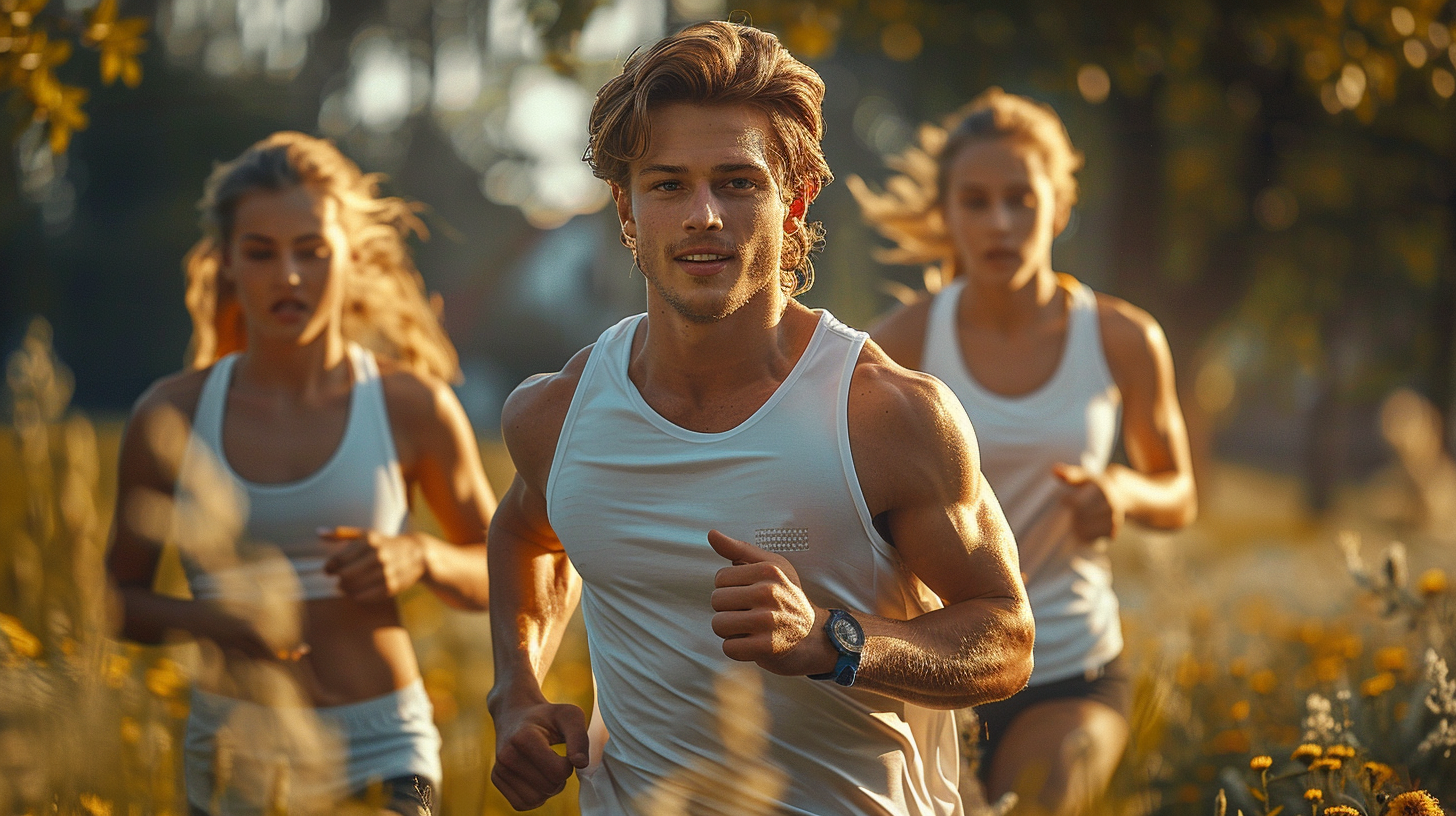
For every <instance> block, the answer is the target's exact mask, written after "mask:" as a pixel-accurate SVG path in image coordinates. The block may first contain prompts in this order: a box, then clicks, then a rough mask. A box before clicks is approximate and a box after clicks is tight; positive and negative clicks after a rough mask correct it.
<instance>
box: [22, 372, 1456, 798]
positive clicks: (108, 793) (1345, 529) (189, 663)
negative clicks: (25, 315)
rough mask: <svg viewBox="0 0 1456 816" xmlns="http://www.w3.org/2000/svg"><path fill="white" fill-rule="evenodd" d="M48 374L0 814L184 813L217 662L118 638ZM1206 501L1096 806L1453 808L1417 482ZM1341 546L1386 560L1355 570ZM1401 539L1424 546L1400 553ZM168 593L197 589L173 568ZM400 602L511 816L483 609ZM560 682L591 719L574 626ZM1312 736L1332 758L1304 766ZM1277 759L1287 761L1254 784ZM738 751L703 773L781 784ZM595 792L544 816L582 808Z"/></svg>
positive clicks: (91, 471) (732, 702) (1145, 575)
mask: <svg viewBox="0 0 1456 816" xmlns="http://www.w3.org/2000/svg"><path fill="white" fill-rule="evenodd" d="M37 359H38V358H37ZM34 373H35V372H32V374H34ZM13 374H14V372H13V371H12V375H13ZM41 374H42V375H43V374H44V372H41ZM37 377H38V379H37ZM37 377H32V381H34V382H39V383H41V385H38V386H36V387H35V388H32V389H30V391H26V390H25V389H24V388H21V389H19V390H17V391H16V392H15V394H14V397H15V404H16V409H15V411H14V413H13V416H14V417H15V422H14V424H13V425H12V426H9V427H0V629H3V630H4V634H3V636H0V812H3V813H31V814H41V813H60V814H73V813H77V814H80V813H84V814H90V816H111V814H123V813H124V814H128V816H131V814H137V816H141V815H142V814H180V813H185V807H184V802H183V799H182V788H181V778H180V767H179V766H180V762H179V749H180V739H181V727H182V724H183V722H184V721H185V718H186V715H187V700H188V683H189V677H190V673H191V671H192V669H193V667H194V666H195V664H196V651H195V649H196V647H194V646H192V645H189V644H176V645H170V646H165V647H154V648H153V647H140V646H137V645H135V644H127V643H120V642H117V641H116V640H114V639H113V638H111V637H110V636H109V631H108V628H107V626H106V624H105V617H106V588H105V583H104V578H103V575H102V572H101V568H100V564H101V558H102V553H103V550H104V545H105V536H106V528H107V526H108V525H109V523H110V522H109V520H110V517H111V511H112V503H113V492H114V480H115V475H114V474H115V464H116V462H115V460H116V450H117V446H118V443H119V437H120V432H121V422H120V420H119V419H115V418H112V419H105V420H102V421H99V422H97V423H95V424H94V425H93V424H92V423H91V422H90V421H89V420H87V419H86V418H84V417H82V416H79V415H76V414H73V413H67V412H66V411H65V402H66V400H65V399H61V397H62V396H64V397H68V396H69V393H68V391H67V389H66V388H65V387H64V386H65V382H64V377H62V376H60V375H55V374H54V373H53V375H51V380H49V381H46V380H45V377H44V376H40V375H37ZM17 382H20V380H17V378H16V377H15V376H12V378H11V384H12V389H13V390H14V389H15V387H16V383H17ZM46 382H49V385H46ZM42 386H44V387H42ZM48 388H49V389H52V390H53V391H55V393H52V394H50V395H49V396H47V393H46V389H48ZM27 400H29V401H28V402H27ZM482 450H483V452H484V454H485V461H486V466H487V470H488V475H489V476H490V479H491V482H492V483H493V484H494V486H495V488H496V490H497V491H498V492H503V491H504V489H505V487H506V485H507V482H508V480H509V478H510V476H511V467H510V463H509V460H508V459H507V457H506V456H505V453H504V451H503V450H502V449H501V447H500V445H499V444H498V443H495V442H493V441H490V440H483V441H482ZM1203 496H1204V497H1203V513H1202V517H1201V519H1200V521H1199V522H1198V523H1197V524H1196V525H1195V526H1194V527H1193V528H1191V529H1189V530H1187V531H1184V532H1181V533H1178V534H1157V533H1149V532H1146V531H1137V530H1133V531H1130V532H1128V533H1127V534H1125V535H1124V536H1123V537H1122V538H1121V539H1119V541H1117V542H1116V544H1115V545H1114V548H1113V552H1114V560H1115V570H1116V575H1117V589H1118V592H1119V595H1120V597H1121V599H1122V602H1123V621H1124V628H1125V631H1126V635H1127V644H1128V645H1127V652H1126V654H1127V657H1128V661H1129V663H1130V664H1131V666H1132V667H1133V669H1134V672H1135V675H1136V678H1137V686H1136V687H1137V702H1136V707H1135V712H1134V717H1133V723H1132V726H1133V741H1132V746H1131V748H1130V750H1129V751H1128V754H1127V756H1126V758H1125V760H1124V762H1123V765H1122V767H1121V768H1120V769H1119V771H1118V774H1117V777H1116V780H1115V782H1114V785H1113V788H1112V790H1111V791H1109V793H1108V794H1107V795H1106V796H1105V797H1104V798H1102V799H1100V800H1098V801H1097V802H1094V803H1092V805H1091V812H1093V813H1099V814H1119V816H1121V814H1142V813H1159V814H1185V813H1186V814H1209V813H1214V812H1215V796H1216V795H1217V794H1218V793H1219V791H1220V790H1223V791H1225V793H1224V795H1225V797H1226V798H1227V801H1228V803H1229V805H1228V810H1227V812H1228V813H1230V814H1232V813H1234V812H1236V810H1242V812H1244V813H1245V814H1249V816H1253V814H1261V815H1262V816H1272V815H1273V814H1276V813H1282V814H1286V816H1287V814H1292V813H1312V814H1314V816H1318V814H1319V813H1321V812H1324V811H1322V810H1321V808H1328V807H1330V806H1332V805H1334V804H1337V803H1347V804H1345V806H1346V807H1349V808H1351V809H1353V810H1354V812H1356V813H1364V814H1372V815H1373V814H1378V813H1381V812H1382V810H1383V809H1385V808H1387V807H1389V803H1388V802H1384V800H1382V798H1381V797H1386V799H1388V798H1389V797H1390V796H1391V795H1394V794H1398V793H1400V792H1402V791H1405V790H1407V789H1413V788H1427V789H1430V790H1432V791H1433V792H1434V793H1436V794H1437V795H1440V796H1442V797H1443V798H1447V799H1448V800H1451V797H1453V796H1456V781H1453V780H1456V765H1453V764H1452V762H1451V760H1450V759H1448V758H1446V757H1445V756H1444V755H1443V751H1445V752H1449V749H1450V747H1451V745H1452V744H1456V686H1453V687H1452V688H1451V689H1450V690H1449V697H1450V699H1446V698H1443V697H1442V696H1441V688H1440V683H1439V682H1433V680H1432V678H1433V674H1432V672H1433V671H1434V668H1433V666H1434V664H1428V662H1427V657H1426V654H1427V652H1428V650H1431V651H1430V654H1432V655H1435V656H1436V657H1437V658H1445V659H1449V658H1450V657H1452V656H1453V650H1452V637H1451V634H1450V633H1451V631H1452V629H1453V627H1452V625H1451V623H1452V610H1451V605H1450V603H1449V602H1448V600H1447V597H1448V595H1449V592H1448V591H1447V588H1446V579H1445V574H1446V573H1445V572H1444V570H1449V569H1451V568H1453V567H1456V550H1453V548H1452V546H1451V543H1452V542H1451V540H1450V539H1449V538H1447V537H1445V536H1443V535H1442V534H1441V531H1440V530H1436V531H1435V532H1430V531H1429V525H1427V530H1428V531H1426V532H1422V527H1421V525H1420V524H1419V523H1418V522H1417V520H1415V519H1414V517H1413V516H1412V515H1411V513H1410V512H1408V510H1407V509H1402V508H1408V506H1409V504H1410V498H1411V491H1410V490H1409V489H1407V488H1404V487H1402V486H1401V484H1400V480H1399V479H1397V478H1394V477H1390V476H1389V475H1387V477H1382V479H1379V480H1377V481H1376V483H1374V484H1373V485H1365V486H1358V487H1351V488H1349V489H1348V490H1347V492H1346V493H1345V494H1344V495H1343V496H1342V497H1341V499H1340V501H1339V502H1338V504H1337V509H1336V510H1335V511H1334V512H1333V513H1331V514H1330V515H1329V516H1328V517H1327V518H1324V519H1320V520H1314V519H1310V518H1309V517H1307V516H1306V515H1305V513H1304V511H1303V509H1302V507H1301V503H1300V501H1299V489H1298V485H1297V484H1296V483H1295V482H1294V481H1293V480H1292V479H1289V478H1286V477H1280V476H1275V475H1270V474H1267V473H1262V472H1258V471H1254V470H1249V469H1244V468H1240V467H1235V466H1231V465H1220V466H1214V467H1213V468H1211V469H1210V470H1209V472H1208V473H1207V474H1205V477H1204V483H1203ZM1452 498H1453V499H1456V497H1452ZM417 523H418V524H420V525H422V526H424V527H428V526H429V525H430V521H429V520H428V519H421V520H417ZM1342 537H1343V539H1344V541H1345V543H1346V549H1347V550H1348V549H1354V550H1356V551H1359V552H1362V553H1363V555H1364V557H1365V558H1366V559H1367V560H1368V561H1370V562H1371V563H1372V564H1373V566H1371V567H1368V568H1365V569H1364V571H1363V572H1362V571H1361V568H1360V565H1358V564H1354V563H1353V562H1351V561H1349V560H1348V559H1347V555H1346V554H1345V552H1342V549H1341V546H1340V544H1339V542H1340V540H1341V538H1342ZM1395 538H1401V539H1403V540H1404V541H1405V545H1406V546H1405V547H1404V548H1403V549H1400V550H1390V551H1387V550H1386V549H1385V548H1386V545H1387V544H1389V543H1390V542H1391V541H1393V540H1394V539H1395ZM1359 541H1363V542H1365V543H1364V544H1363V545H1361V544H1359V543H1358V542H1359ZM1352 568H1353V571H1352ZM158 580H159V586H160V587H161V588H162V589H164V590H168V591H180V590H181V588H182V586H183V582H182V580H181V575H180V570H179V569H178V567H177V565H176V562H175V559H173V560H172V561H170V562H168V563H167V564H166V565H165V566H164V569H163V570H162V573H161V575H160V576H159V579H158ZM1362 582H1363V585H1362ZM401 607H402V609H403V614H404V617H405V620H406V623H407V626H408V627H409V629H410V632H411V634H412V636H413V638H414V642H415V644H416V649H417V651H418V654H419V659H420V664H421V667H422V670H423V672H424V678H425V685H426V688H427V690H428V692H429V694H430V697H431V699H432V701H433V703H434V707H435V712H436V718H437V721H438V724H439V726H440V729H441V731H442V733H443V735H444V750H443V759H444V767H445V779H444V782H443V786H442V789H443V798H442V803H441V804H442V807H441V808H440V812H443V813H445V814H450V815H451V816H459V815H460V814H495V813H506V812H509V809H508V807H507V806H506V804H505V802H504V801H503V799H502V798H501V796H500V795H499V794H498V793H497V792H496V791H495V790H494V789H493V788H492V787H491V785H490V783H489V779H488V776H489V769H490V767H491V762H492V753H493V739H494V738H493V734H492V730H491V724H490V719H489V717H488V716H487V713H486V708H485V696H486V693H487V691H488V690H489V688H490V685H491V675H492V672H491V660H490V637H489V631H488V626H487V620H486V616H485V615H483V614H466V613H460V612H456V611H453V610H450V609H448V608H446V607H444V606H443V605H442V604H441V603H439V602H438V601H437V600H436V599H435V598H434V597H433V596H432V595H430V594H429V593H428V592H425V591H421V590H418V589H416V590H412V591H410V592H408V593H406V595H405V596H404V597H403V598H402V599H401ZM1441 670H1442V671H1443V670H1444V663H1442V664H1441ZM1436 680H1439V678H1436ZM739 685H741V686H746V687H749V688H750V689H751V686H752V684H751V683H746V684H739ZM1433 688H1434V689H1435V691H1434V692H1433V691H1432V689H1433ZM546 691H547V693H548V695H549V696H551V697H552V698H553V699H557V700H564V701H572V702H575V703H578V704H580V705H582V706H583V707H587V706H589V705H590V700H591V670H590V664H589V661H588V657H587V654H586V649H585V642H584V636H583V632H582V629H581V626H580V624H579V622H578V623H577V625H575V626H574V628H573V629H572V631H571V633H570V634H569V635H568V638H567V640H566V642H565V644H564V646H563V648H562V652H561V656H560V658H559V659H558V661H557V663H556V665H555V667H554V668H553V670H552V672H551V675H550V677H549V679H548V681H547V685H546ZM745 694H747V695H748V696H744V695H745ZM1428 699H1430V700H1432V701H1433V706H1434V707H1432V706H1428V705H1427V704H1426V703H1427V700H1428ZM724 705H725V709H727V710H725V714H726V715H731V716H725V718H724V722H725V730H727V729H730V728H732V727H736V726H734V725H733V723H734V722H735V721H737V722H739V724H740V725H741V723H742V722H752V721H753V712H754V711H755V710H756V709H755V708H754V706H755V701H754V699H752V697H751V694H748V692H745V691H743V690H742V689H741V688H740V689H738V690H737V691H732V692H731V693H730V692H728V691H725V694H724ZM1443 706H1444V708H1443ZM1442 723H1450V724H1452V726H1453V728H1452V731H1451V733H1448V734H1446V735H1445V736H1442V734H1443V732H1442V731H1441V729H1442V727H1443V726H1442ZM744 739H746V740H748V741H747V742H746V743H743V744H749V745H751V744H753V742H752V739H751V738H750V737H744ZM1443 740H1444V741H1443ZM1301 743H1313V744H1316V745H1318V746H1319V747H1320V749H1321V752H1322V753H1324V756H1322V757H1318V758H1315V757H1311V756H1308V749H1306V752H1305V755H1303V756H1302V758H1294V757H1293V756H1292V754H1294V753H1295V748H1296V746H1298V745H1300V744H1301ZM1347 749H1348V755H1347V754H1346V751H1347ZM1258 756H1268V757H1269V760H1268V762H1269V766H1270V767H1269V768H1268V769H1266V770H1260V769H1257V768H1256V769H1251V768H1250V761H1251V759H1252V758H1254V757H1258ZM749 759H751V757H750V758H749ZM740 760H744V758H743V757H737V758H736V759H735V758H734V757H728V758H727V759H725V764H724V766H723V767H721V768H716V769H709V770H708V771H707V772H702V769H697V770H695V771H694V773H695V774H696V776H694V777H693V778H695V779H699V780H700V782H701V784H705V785H707V784H714V785H724V784H733V783H735V782H736V781H743V783H744V784H747V783H748V782H749V781H751V780H752V779H755V778H760V777H761V776H762V772H763V769H762V768H759V767H757V766H753V765H752V763H751V762H749V764H748V765H744V764H743V761H740ZM745 761H746V760H745ZM735 763H737V764H735ZM1369 763H1374V764H1373V765H1371V764H1369ZM1255 764H1256V765H1257V764H1259V763H1258V762H1256V763H1255ZM1372 768H1373V770H1372ZM1384 768H1388V769H1389V778H1388V779H1387V778H1384V777H1383V776H1381V775H1382V774H1384V773H1385V771H1384V770H1382V769H1384ZM755 774H757V775H758V776H755ZM693 784H697V783H693ZM1311 791H1313V792H1314V793H1310V792H1311ZM574 792H575V790H574V787H570V788H568V790H567V791H566V793H564V794H563V795H562V796H559V797H557V798H556V799H555V800H553V801H552V802H551V803H549V804H548V805H547V806H546V807H545V808H543V809H542V810H541V811H540V812H542V813H553V814H567V813H574V812H575V811H576V808H575V796H574ZM1315 793H1317V794H1318V798H1317V799H1316V798H1314V797H1315ZM280 801H281V800H280ZM1399 801H1402V802H1405V803H1406V804H1409V803H1410V802H1412V801H1414V800H1409V799H1408V800H1399ZM1383 802H1384V803H1383ZM1416 804H1420V803H1416ZM284 809H286V808H284V807H282V806H281V805H280V806H276V807H273V808H272V809H271V811H272V812H282V810H284ZM668 810H671V809H670V808H669V809H668ZM664 812H667V811H666V810H665V811H664ZM674 812H676V811H674ZM681 812H687V811H686V810H684V811H681ZM1329 812H1331V813H1341V812H1344V811H1339V810H1333V811H1329ZM1391 812H1397V811H1394V810H1392V811H1391ZM1399 812H1400V813H1407V812H1408V813H1411V814H1426V816H1433V814H1434V813H1439V812H1440V811H1439V810H1436V811H1430V810H1419V809H1413V810H1402V811H1399Z"/></svg>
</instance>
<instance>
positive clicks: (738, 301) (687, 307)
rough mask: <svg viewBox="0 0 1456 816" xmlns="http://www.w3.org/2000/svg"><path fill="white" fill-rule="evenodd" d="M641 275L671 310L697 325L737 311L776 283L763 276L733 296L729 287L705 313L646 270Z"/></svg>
mask: <svg viewBox="0 0 1456 816" xmlns="http://www.w3.org/2000/svg"><path fill="white" fill-rule="evenodd" d="M642 276H643V277H644V278H646V279H647V283H648V285H649V286H651V287H652V288H653V289H654V290H656V292H657V295H658V297H661V298H662V300H663V302H664V303H666V304H667V305H668V306H669V307H670V308H671V309H672V310H673V311H675V312H677V313H678V314H679V315H681V316H682V317H683V318H685V319H687V320H688V321H689V322H691V323H697V324H699V325H707V324H709V323H717V322H718V321H720V320H724V319H726V318H728V317H729V316H731V315H732V314H733V313H734V312H737V311H738V310H739V309H741V308H743V307H744V305H745V304H747V303H748V302H749V301H751V300H753V299H754V298H755V297H757V296H758V295H760V294H762V293H763V291H764V290H765V289H767V288H768V287H770V286H772V285H774V284H776V283H778V280H777V278H775V277H765V278H764V279H763V281H762V282H761V283H760V284H759V285H758V286H756V287H754V288H753V289H751V290H749V291H748V292H746V293H745V294H744V295H743V296H742V297H735V293H734V291H733V290H731V289H730V290H729V291H728V292H727V293H726V295H725V298H724V300H723V302H722V303H721V304H720V305H721V308H719V309H718V310H717V311H715V312H712V313H705V312H702V311H700V310H698V309H696V308H694V307H693V304H692V303H691V302H690V300H689V299H688V298H684V297H681V296H680V295H679V293H677V292H674V291H673V290H672V289H671V288H669V287H667V286H664V285H662V284H661V283H660V282H659V280H658V278H656V277H655V276H652V275H648V274H647V273H646V272H643V273H642ZM693 285H695V286H706V285H708V284H707V281H702V282H701V283H695V284H693Z"/></svg>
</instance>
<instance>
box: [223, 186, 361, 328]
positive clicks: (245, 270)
mask: <svg viewBox="0 0 1456 816" xmlns="http://www.w3.org/2000/svg"><path fill="white" fill-rule="evenodd" d="M349 261H350V256H349V245H348V239H347V238H346V237H345V235H344V230H343V227H342V226H341V225H340V224H339V219H338V205H337V202H335V201H334V199H333V198H332V197H330V196H327V195H319V194H317V193H315V192H314V191H313V190H311V189H309V188H308V187H307V186H304V185H298V186H296V187H289V188H287V189H283V190H254V191H252V192H249V193H245V194H244V195H243V197H242V198H241V199H240V200H239V201H238V205H237V210H236V212H235V214H234V219H233V231H232V236H231V238H230V239H229V241H228V245H227V252H226V253H225V254H224V257H223V267H222V274H223V275H224V276H225V277H226V278H227V279H228V280H230V281H232V283H233V285H234V288H235V290H236V292H237V297H238V304H239V306H240V307H241V308H242V313H243V320H244V321H245V322H246V325H247V331H248V337H250V338H256V339H265V338H267V339H274V340H285V341H291V342H295V343H297V344H299V345H304V344H306V343H309V342H312V341H313V340H314V339H316V338H318V337H319V336H320V335H321V334H322V333H323V332H324V331H325V330H326V329H327V328H328V327H329V326H330V325H331V324H332V325H335V326H337V325H338V321H339V319H340V317H341V315H342V308H343V293H344V281H343V278H344V275H345V272H346V267H347V266H348V263H349Z"/></svg>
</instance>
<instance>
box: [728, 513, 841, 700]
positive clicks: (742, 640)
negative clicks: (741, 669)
mask: <svg viewBox="0 0 1456 816" xmlns="http://www.w3.org/2000/svg"><path fill="white" fill-rule="evenodd" d="M708 544H709V545H710V546H712V548H713V550H714V551H716V552H717V553H718V554H719V555H721V556H723V557H724V558H726V559H728V560H729V561H732V562H733V566H731V567H724V568H723V569H720V570H718V575H717V578H716V579H715V580H714V582H713V583H714V586H715V587H717V588H716V589H714V590H713V611H714V612H716V613H717V614H715V615H714V616H713V634H715V635H717V636H718V637H720V638H723V654H725V655H727V656H729V657H731V658H733V659H734V660H742V661H744V662H752V663H757V664H758V665H759V666H760V667H762V668H764V669H765V670H767V671H771V672H773V673H774V674H782V675H806V674H822V673H824V672H827V671H832V670H833V669H834V664H835V661H836V660H837V658H838V654H837V652H835V650H834V648H833V647H832V646H830V644H829V638H828V636H818V637H813V636H812V635H815V634H816V633H819V632H821V631H822V630H823V627H824V623H825V621H827V620H828V619H829V613H828V612H827V611H825V610H823V609H819V608H818V607H816V606H814V604H812V603H810V602H809V598H808V596H806V595H805V594H804V590H803V589H802V587H801V586H800V584H799V574H798V573H797V572H795V571H794V565H793V564H790V563H789V561H788V559H786V558H784V557H783V556H781V555H775V554H774V553H771V552H768V551H767V550H762V549H759V548H758V547H755V546H753V545H752V544H749V543H748V542H746V541H739V540H737V539H734V538H729V537H728V536H726V535H723V534H722V533H720V532H718V531H717V530H712V531H710V532H709V533H708Z"/></svg>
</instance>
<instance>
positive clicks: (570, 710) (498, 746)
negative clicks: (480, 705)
mask: <svg viewBox="0 0 1456 816" xmlns="http://www.w3.org/2000/svg"><path fill="white" fill-rule="evenodd" d="M491 715H492V717H493V718H494V719H495V768H494V769H492V770H491V772H490V780H491V782H493V783H495V786H496V788H498V789H499V790H500V792H501V793H503V794H505V797H506V801H508V802H510V803H511V807H513V808H515V809H516V810H530V809H531V808H536V807H540V806H541V805H542V803H544V802H545V801H546V800H547V799H550V798H551V797H553V796H555V795H556V794H558V793H561V789H562V788H564V787H566V780H568V779H570V778H571V774H572V771H573V770H574V769H578V768H585V767H586V765H587V735H586V714H584V713H583V712H582V710H581V709H580V708H577V707H576V706H574V705H568V704H556V703H548V702H544V701H543V702H539V703H534V704H531V705H526V706H520V707H514V708H509V709H507V710H505V711H500V712H498V711H497V708H496V707H495V706H492V707H491ZM563 743H564V744H565V745H566V756H564V757H563V756H561V755H560V754H557V753H556V752H555V751H554V750H552V749H551V746H553V745H561V744H563Z"/></svg>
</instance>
